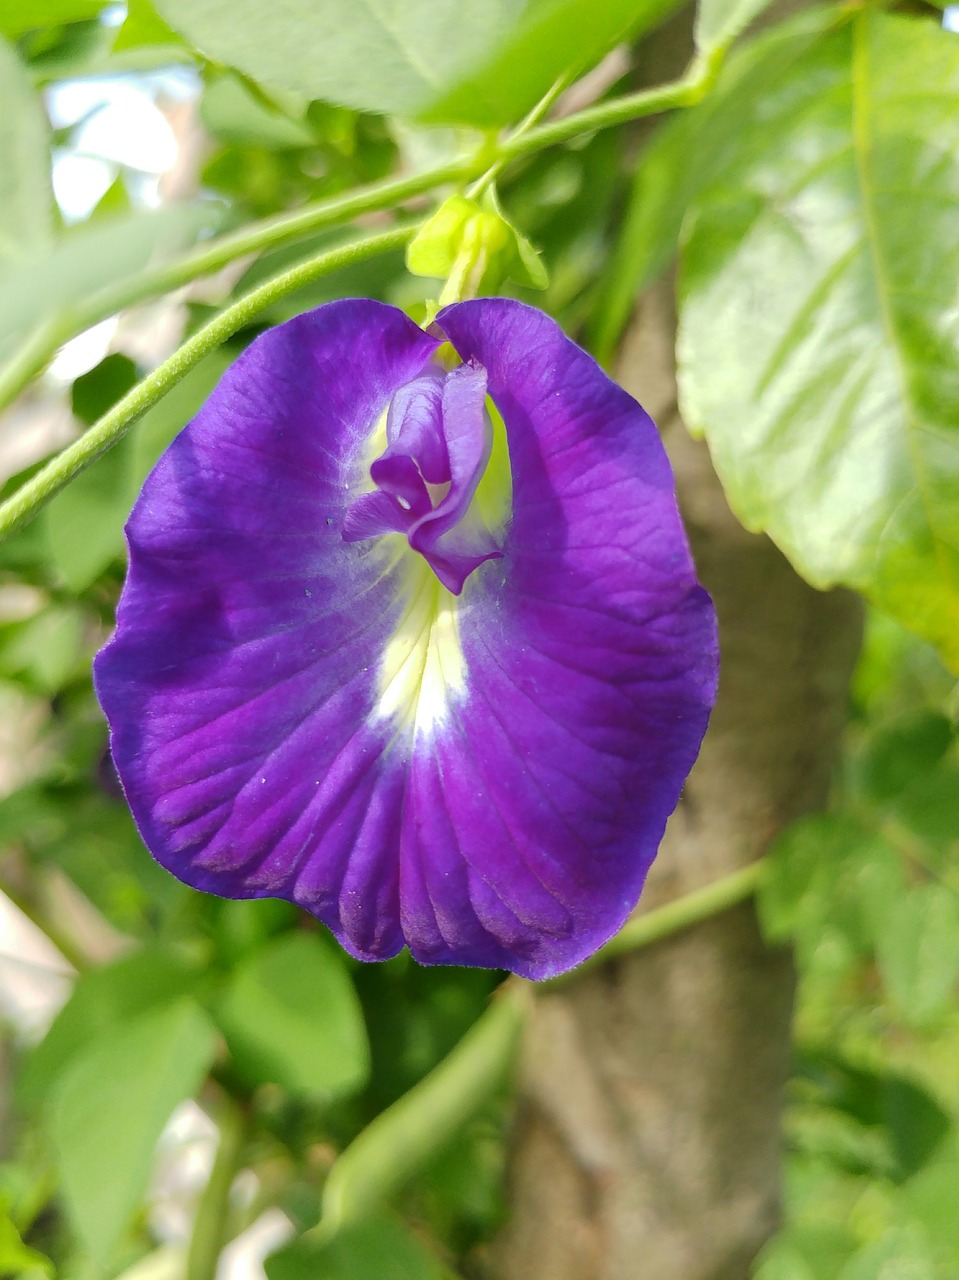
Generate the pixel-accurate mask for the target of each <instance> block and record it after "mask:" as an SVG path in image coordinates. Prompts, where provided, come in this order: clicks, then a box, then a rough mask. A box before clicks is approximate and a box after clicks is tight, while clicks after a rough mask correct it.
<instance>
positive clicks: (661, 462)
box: [401, 298, 717, 977]
mask: <svg viewBox="0 0 959 1280" xmlns="http://www.w3.org/2000/svg"><path fill="white" fill-rule="evenodd" d="M438 319H439V324H440V325H441V326H442V328H443V329H444V331H445V332H446V334H447V335H448V337H449V338H450V340H451V341H452V343H453V345H454V346H455V347H456V349H457V351H458V352H459V354H460V355H461V356H462V358H463V359H464V360H475V361H476V362H477V363H479V364H482V365H483V366H484V367H485V368H486V370H487V375H488V380H489V392H490V395H491V397H492V399H493V401H494V403H495V404H496V405H497V407H498V409H499V411H500V413H501V414H502V416H503V420H504V422H505V425H506V430H507V434H508V439H509V451H510V462H511V467H512V475H513V519H512V525H511V528H510V531H509V535H508V537H507V539H506V543H505V547H504V556H503V559H502V560H501V561H498V562H494V563H492V564H489V565H484V566H483V567H482V568H481V569H479V570H478V571H477V572H476V573H474V574H473V575H472V576H471V577H470V578H469V579H468V581H467V583H466V586H465V588H464V592H463V596H462V602H461V605H460V608H459V622H458V625H459V636H460V643H461V648H462V654H463V664H464V667H465V671H466V679H465V687H464V691H463V693H462V694H461V695H460V696H459V697H457V698H456V699H454V701H453V704H452V706H451V709H450V715H449V717H448V719H447V721H446V723H445V724H444V725H443V728H442V734H441V736H440V737H439V738H438V740H437V741H434V742H433V743H432V744H431V745H430V746H429V748H427V747H426V744H424V746H423V749H417V750H415V751H414V755H413V759H412V764H411V768H410V781H409V791H408V805H407V811H406V815H405V817H406V825H405V828H404V849H403V854H404V856H403V860H402V871H401V896H402V899H403V920H404V929H405V930H406V932H407V933H408V934H409V933H410V932H411V931H415V932H416V933H417V934H418V937H419V943H418V952H417V954H419V955H420V956H421V957H426V956H429V957H430V958H432V959H434V960H447V961H449V960H452V959H454V958H455V956H456V955H457V953H461V952H462V951H464V950H475V951H477V952H481V953H484V954H485V955H486V956H487V958H488V960H489V961H491V962H495V963H499V964H508V965H509V967H511V968H514V969H516V970H518V971H519V972H522V973H525V974H527V975H529V976H533V977H544V976H548V975H549V974H552V973H555V972H558V971H561V970H562V969H564V968H567V967H569V966H570V965H571V964H574V963H575V962H576V961H578V960H580V959H582V958H583V957H584V956H585V955H588V954H589V953H590V952H591V951H592V950H594V949H595V948H596V947H598V946H599V945H601V944H602V943H603V942H604V941H605V940H606V939H607V938H609V937H610V936H611V935H612V933H613V932H615V930H616V929H618V928H619V926H620V925H621V924H622V922H623V920H624V919H625V917H626V915H627V914H628V912H629V911H630V910H631V908H632V907H633V905H634V904H635V902H636V899H637V897H638V895H639V892H640V890H641V888H642V884H643V880H644V878H645V875H646V872H647V870H648V868H649V865H650V863H651V862H652V859H653V857H654V855H655V852H656V848H657V846H658V843H659V840H660V838H661V836H662V832H663V828H664V826H665V822H666V819H667V817H668V816H669V814H670V812H671V811H672V809H673V808H674V807H675V804H676V801H677V799H678V796H679V792H680V788H681V786H682V784H683V781H684V779H685V777H686V774H687V773H688V771H689V768H690V766H691V765H692V763H693V760H694V759H695V756H696V753H697V751H698V749H699V744H700V741H701V739H702V735H703V732H704V730H705V727H706V721H707V718H708V714H709V710H710V708H711V706H712V702H713V699H714V696H715V682H716V667H717V648H716V634H715V617H714V613H713V609H712V605H711V602H710V601H709V598H708V596H707V595H706V593H705V592H704V591H703V590H702V588H701V587H700V586H699V585H698V583H697V581H696V576H695V572H694V569H693V565H692V562H691V559H690V555H689V551H688V548H687V544H686V539H685V535H684V532H683V529H682V526H681V523H680V519H679V515H678V512H677V508H676V501H675V496H674V489H673V480H672V475H671V473H670V469H669V465H668V463H667V461H666V458H665V454H664V452H663V449H662V446H661V444H660V442H659V437H658V435H657V433H656V430H655V428H654V426H653V424H652V422H651V421H650V419H649V418H648V417H647V415H646V414H645V413H644V412H643V410H642V409H641V408H640V407H639V405H637V404H636V402H635V401H634V400H632V399H631V398H630V397H629V396H628V395H627V394H626V393H625V392H624V391H622V390H621V389H620V388H619V387H617V386H616V385H615V384H614V383H612V382H611V381H610V380H609V379H608V378H607V377H606V376H605V375H604V374H603V373H602V371H601V370H600V369H599V367H598V366H597V365H596V364H595V362H594V361H593V360H592V359H591V358H590V357H589V356H588V355H587V354H586V353H585V352H583V351H582V350H580V349H579V348H578V347H577V346H575V344H573V343H572V342H570V340H569V339H568V338H566V337H565V335H564V334H563V333H562V331H561V330H560V329H559V327H558V326H557V325H556V324H555V323H554V322H553V321H552V320H550V319H549V318H548V317H547V316H545V315H543V314H542V313H541V312H538V311H535V310H533V309H532V308H529V307H525V306H523V305H521V304H519V303H516V302H511V301H508V300H506V299H501V298H500V299H484V300H480V301H476V302H468V303H461V304H458V305H456V306H453V307H450V308H448V309H447V310H445V311H444V312H443V313H442V314H441V315H440V316H439V318H438Z"/></svg>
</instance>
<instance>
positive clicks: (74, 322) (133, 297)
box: [0, 51, 721, 409]
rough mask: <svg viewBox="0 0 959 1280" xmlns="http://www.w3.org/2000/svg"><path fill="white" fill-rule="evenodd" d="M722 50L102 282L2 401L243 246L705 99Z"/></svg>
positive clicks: (22, 360) (4, 388)
mask: <svg viewBox="0 0 959 1280" xmlns="http://www.w3.org/2000/svg"><path fill="white" fill-rule="evenodd" d="M720 58H721V53H720V52H718V51H717V52H714V53H713V54H711V55H710V56H709V57H701V58H698V59H696V60H694V62H693V63H692V65H691V66H690V69H689V71H688V72H687V74H686V76H684V77H683V78H682V79H681V80H677V81H675V82H674V83H672V84H669V85H663V86H662V87H660V88H657V89H649V90H644V91H643V92H641V93H632V94H627V95H625V96H623V97H619V98H612V99H610V100H609V101H607V102H601V103H598V104H597V105H596V106H593V107H587V108H586V109H585V110H583V111H578V112H576V113H575V114H574V115H570V116H567V117H566V118H565V119H563V120H556V121H554V122H553V123H551V124H545V125H540V126H539V127H538V128H535V127H530V126H531V125H532V124H533V122H534V121H535V120H536V119H538V118H539V116H540V115H541V114H542V112H543V111H545V110H546V109H547V108H548V107H549V105H550V104H551V102H552V100H553V98H554V96H555V94H556V93H557V92H559V90H560V89H561V88H562V85H561V84H560V83H559V82H557V84H556V85H554V86H553V88H552V89H551V90H550V91H549V93H547V94H546V95H545V97H544V98H543V99H542V100H541V101H540V102H539V103H537V105H536V106H535V107H534V108H533V110H532V111H531V112H530V114H529V115H528V116H527V117H526V119H525V120H523V121H522V122H521V124H520V125H518V126H517V128H516V129H515V130H514V131H513V132H512V133H511V134H510V135H509V136H508V137H507V138H505V139H504V140H503V141H502V142H501V143H499V144H494V145H492V146H490V145H489V144H484V145H483V146H482V147H480V148H479V149H478V150H477V151H476V152H475V153H474V154H473V155H472V156H466V157H460V158H459V159H457V160H452V161H449V162H448V163H446V164H442V165H438V166H437V167H435V168H433V169H428V170H425V171H424V172H423V173H419V174H414V175H412V176H411V177H408V178H396V179H392V180H390V181H387V182H378V183H373V184H371V185H370V186H368V187H362V188H360V189H359V190H358V191H354V192H351V193H350V194H349V195H345V196H337V197H336V198H334V199H330V200H318V201H316V202H315V203H314V204H310V205H307V206H305V207H304V208H302V209H298V210H296V211H295V212H293V213H286V214H280V215H277V216H276V217H272V218H265V219H263V220H261V221H260V222H254V223H251V224H250V225H249V226H246V227H241V228H240V229H239V230H237V231H234V232H231V233H229V234H228V235H224V236H219V237H218V238H217V239H215V240H213V241H211V242H210V243H209V244H206V245H201V246H199V247H198V248H195V249H193V250H192V251H191V252H190V253H187V254H185V255H184V256H183V257H182V258H178V259H177V260H176V261H174V262H169V263H166V264H164V265H162V266H159V267H155V268H154V269H153V270H150V271H144V272H140V273H139V274H137V275H135V276H132V277H130V278H129V279H125V280H121V281H118V282H117V283H116V284H114V285H111V286H110V287H108V288H106V289H101V290H99V291H98V292H96V293H94V294H92V295H91V297H90V298H88V299H86V300H84V301H83V302H81V303H79V304H77V305H76V306H75V307H74V308H72V309H70V310H69V311H64V312H61V313H59V314H58V315H56V316H54V317H53V318H52V319H50V320H46V321H44V322H43V323H42V324H41V325H39V326H38V327H37V329H35V330H34V332H33V333H32V334H31V335H30V336H29V338H28V339H27V341H26V343H25V344H24V346H23V347H22V348H21V349H20V350H19V351H18V352H17V354H16V355H15V356H14V357H13V358H12V359H11V360H10V361H9V363H8V364H7V365H6V366H4V367H3V369H0V409H3V408H5V407H6V406H7V405H8V404H10V403H12V401H13V400H15V399H16V397H17V396H18V395H19V394H20V392H21V391H22V390H23V389H24V387H25V386H26V385H27V384H28V383H29V382H30V380H31V379H32V378H34V377H35V376H36V375H37V374H38V373H40V371H41V370H42V369H44V368H45V366H46V365H47V364H48V363H49V362H50V360H52V359H53V357H54V355H56V352H57V350H58V349H59V348H60V347H61V346H62V345H63V344H64V343H65V342H68V341H69V340H70V339H71V338H73V337H75V336H76V335H77V334H79V333H83V332H84V330H86V329H89V328H91V327H92V326H93V325H95V324H98V323H99V322H100V321H101V320H105V319H106V318H107V317H108V316H112V315H116V314H117V312H119V311H122V310H124V308H126V307H129V306H132V305H133V304H134V303H138V302H143V301H144V300H146V299H148V298H154V297H158V296H159V295H161V294H165V293H169V292H171V291H172V290H174V289H178V288H180V287H181V286H182V285H185V284H189V283H190V282H191V281H192V280H196V279H198V278H199V277H200V276H204V275H210V274H211V273H212V272H214V271H218V270H220V268H221V267H224V266H226V265H227V264H228V263H230V262H233V261H235V260H236V259H237V258H241V257H243V256H244V255H245V254H248V253H262V252H263V251H264V250H267V249H275V248H278V247H279V246H281V245H284V244H289V243H290V242H291V241H293V240H297V239H299V238H300V237H301V236H305V235H308V234H310V233H312V232H315V231H319V230H321V229H322V228H324V227H331V226H336V225H338V224H341V223H345V222H349V221H350V220H351V219H353V218H356V217H358V216H360V215H361V214H364V213H372V212H375V211H377V210H381V209H395V208H396V207H397V206H398V205H400V204H402V203H403V201H405V200H409V199H410V198H411V197H413V196H417V195H422V194H424V193H425V192H427V191H432V190H433V189H434V188H436V187H439V186H442V185H444V184H445V183H450V182H463V183H465V182H468V181H469V180H470V179H477V180H478V184H479V190H482V188H483V187H485V186H486V185H487V184H488V183H489V182H490V181H491V180H492V179H493V178H494V177H495V176H496V175H497V174H498V173H499V172H500V170H501V169H502V168H503V167H504V166H505V165H506V164H507V163H508V162H509V161H511V160H514V159H516V158H517V157H518V156H523V155H529V154H531V153H533V152H536V151H540V150H542V149H543V148H545V147H550V146H555V145H556V144H557V143H560V142H568V141H569V140H570V139H571V138H575V137H577V136H578V135H580V134H582V133H590V132H594V131H595V130H597V129H608V128H611V127H612V126H614V125H618V124H624V123H626V122H627V121H629V120H636V119H639V118H640V117H642V116H649V115H655V114H656V113H657V112H660V111H668V110H671V109H673V108H674V107H683V106H691V105H693V104H694V103H696V102H698V101H700V99H701V98H702V97H703V96H704V94H705V93H706V92H707V90H708V89H709V88H710V86H711V85H712V83H713V81H714V80H715V78H716V75H717V74H718V70H719V62H720Z"/></svg>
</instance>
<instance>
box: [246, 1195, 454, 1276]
mask: <svg viewBox="0 0 959 1280" xmlns="http://www.w3.org/2000/svg"><path fill="white" fill-rule="evenodd" d="M266 1274H267V1277H268V1280H446V1278H447V1277H450V1272H449V1271H448V1270H447V1269H446V1268H445V1267H444V1266H443V1265H442V1264H441V1263H440V1261H439V1259H438V1258H437V1257H436V1256H435V1255H434V1254H432V1253H431V1252H430V1251H429V1249H427V1248H426V1246H425V1245H424V1244H421V1243H420V1241H419V1240H418V1239H417V1238H416V1236H414V1235H413V1234H412V1233H411V1232H410V1231H409V1229H408V1228H407V1227H406V1226H404V1225H403V1223H402V1222H401V1221H400V1220H399V1219H398V1218H397V1217H395V1216H394V1215H393V1214H391V1213H386V1212H383V1211H380V1212H375V1213H372V1214H370V1215H369V1217H367V1218H364V1219H363V1221H362V1222H359V1223H357V1224H356V1225H355V1226H353V1227H350V1228H347V1229H346V1230H345V1231H343V1232H341V1233H340V1234H339V1235H337V1236H335V1237H334V1238H333V1239H332V1240H331V1241H330V1242H329V1243H328V1244H325V1245H321V1244H314V1243H310V1242H308V1241H305V1240H298V1241H297V1242H296V1243H295V1244H292V1245H289V1246H288V1247H287V1248H285V1249H281V1250H280V1252H279V1253H275V1254H273V1256H272V1257H271V1258H267V1260H266Z"/></svg>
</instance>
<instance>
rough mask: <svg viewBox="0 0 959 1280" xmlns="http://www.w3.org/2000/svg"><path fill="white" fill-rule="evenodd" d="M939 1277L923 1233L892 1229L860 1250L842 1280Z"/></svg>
mask: <svg viewBox="0 0 959 1280" xmlns="http://www.w3.org/2000/svg"><path fill="white" fill-rule="evenodd" d="M939 1275H940V1272H939V1269H938V1268H937V1267H936V1264H935V1261H934V1260H933V1257H932V1254H931V1252H930V1249H929V1244H928V1241H927V1240H926V1238H925V1235H924V1233H923V1232H921V1231H920V1230H918V1229H917V1228H915V1227H912V1226H909V1227H892V1228H890V1230H888V1231H886V1232H884V1233H883V1235H881V1236H880V1237H879V1239H878V1240H874V1241H871V1242H870V1243H869V1244H867V1245H866V1246H865V1247H864V1248H863V1249H861V1250H860V1251H859V1252H858V1253H857V1254H856V1256H855V1257H854V1258H852V1259H850V1261H849V1262H848V1263H847V1264H846V1265H845V1266H844V1267H843V1269H842V1271H841V1272H840V1273H839V1280H938V1277H939Z"/></svg>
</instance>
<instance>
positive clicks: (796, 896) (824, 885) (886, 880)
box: [757, 814, 903, 960]
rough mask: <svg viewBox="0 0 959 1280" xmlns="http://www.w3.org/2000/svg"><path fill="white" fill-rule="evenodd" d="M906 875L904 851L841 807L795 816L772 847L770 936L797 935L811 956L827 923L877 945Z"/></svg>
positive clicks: (761, 900)
mask: <svg viewBox="0 0 959 1280" xmlns="http://www.w3.org/2000/svg"><path fill="white" fill-rule="evenodd" d="M902 882H903V871H902V864H901V861H900V858H899V855H898V854H897V853H896V851H895V850H894V849H893V848H892V847H891V846H890V845H889V844H888V843H887V842H886V841H885V840H884V839H883V838H882V837H881V836H878V835H876V834H875V833H874V832H872V831H869V830H867V829H866V828H865V827H862V826H860V824H859V823H858V822H856V821H855V820H854V819H852V818H849V817H847V816H845V815H842V814H820V815H814V816H812V817H809V818H803V819H800V820H799V821H798V822H795V823H793V824H792V826H790V827H789V828H788V829H787V830H786V831H785V832H784V833H783V835H782V836H781V837H780V838H779V839H778V840H777V841H776V843H775V846H774V847H773V848H772V849H771V850H770V859H769V870H768V874H767V875H766V876H765V877H764V879H763V881H762V883H761V884H760V888H759V892H758V895H757V908H758V911H759V918H760V921H761V923H762V927H763V930H764V932H765V934H766V936H767V938H769V939H770V941H773V942H781V941H785V940H786V939H790V938H792V939H795V942H796V945H797V947H798V949H799V952H800V955H801V956H803V957H805V958H806V959H807V960H809V959H811V958H812V956H813V955H814V954H815V953H816V951H817V949H818V947H819V945H820V943H821V940H822V935H823V932H824V930H825V929H826V927H827V926H831V927H833V928H835V929H838V930H839V931H840V932H841V933H842V934H843V935H844V936H845V938H846V939H847V940H848V941H849V943H850V944H851V945H852V946H853V947H854V948H855V949H856V950H858V951H861V952H863V951H871V949H872V947H873V945H874V943H875V939H876V936H877V933H879V932H880V931H881V930H882V929H883V928H884V927H885V921H886V916H887V913H888V912H889V910H890V909H891V908H892V907H893V906H894V904H895V903H896V902H898V901H899V898H900V894H901V890H902Z"/></svg>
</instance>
